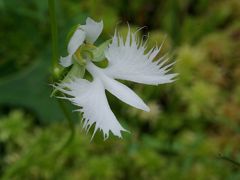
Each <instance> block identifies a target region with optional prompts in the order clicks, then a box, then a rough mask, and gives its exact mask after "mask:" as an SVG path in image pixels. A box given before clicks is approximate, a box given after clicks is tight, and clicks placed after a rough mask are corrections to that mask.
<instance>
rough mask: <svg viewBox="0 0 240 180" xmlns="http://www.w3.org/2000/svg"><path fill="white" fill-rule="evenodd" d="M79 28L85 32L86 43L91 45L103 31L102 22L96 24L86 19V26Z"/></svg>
mask: <svg viewBox="0 0 240 180" xmlns="http://www.w3.org/2000/svg"><path fill="white" fill-rule="evenodd" d="M80 27H81V28H82V29H83V30H84V31H85V32H86V41H87V42H88V43H92V44H93V43H94V42H95V41H96V40H97V38H98V37H99V35H100V34H101V32H102V30H103V21H100V22H96V21H94V20H93V19H91V18H89V17H88V18H87V20H86V24H85V25H81V26H80Z"/></svg>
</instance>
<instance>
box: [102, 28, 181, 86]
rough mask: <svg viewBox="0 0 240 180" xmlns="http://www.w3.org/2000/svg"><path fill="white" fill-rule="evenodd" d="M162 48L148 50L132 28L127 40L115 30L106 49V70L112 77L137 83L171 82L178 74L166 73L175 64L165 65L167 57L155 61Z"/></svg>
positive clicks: (155, 83)
mask: <svg viewBox="0 0 240 180" xmlns="http://www.w3.org/2000/svg"><path fill="white" fill-rule="evenodd" d="M160 49H161V47H160V48H158V47H155V48H152V49H151V50H150V51H148V52H146V42H143V41H140V40H139V39H137V37H136V33H131V31H130V29H129V31H128V35H127V38H126V40H125V42H124V40H123V38H122V37H121V36H120V35H119V34H118V33H117V32H115V34H114V37H113V40H112V43H111V44H110V45H109V47H108V49H106V51H105V56H106V58H107V59H108V61H109V65H108V67H107V68H106V69H105V70H104V71H105V73H106V74H107V75H108V76H110V77H113V78H116V79H122V80H129V81H133V82H137V83H143V84H151V85H157V84H163V83H170V82H172V81H174V80H173V78H174V77H175V76H176V75H177V74H166V73H167V72H168V71H169V70H170V69H169V68H171V66H172V65H173V63H172V64H169V65H167V66H164V63H166V61H167V60H168V59H166V57H162V58H160V59H158V60H156V61H154V59H155V57H156V56H157V54H158V53H159V51H160Z"/></svg>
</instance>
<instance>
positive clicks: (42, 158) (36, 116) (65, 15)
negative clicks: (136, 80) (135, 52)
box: [0, 0, 240, 180]
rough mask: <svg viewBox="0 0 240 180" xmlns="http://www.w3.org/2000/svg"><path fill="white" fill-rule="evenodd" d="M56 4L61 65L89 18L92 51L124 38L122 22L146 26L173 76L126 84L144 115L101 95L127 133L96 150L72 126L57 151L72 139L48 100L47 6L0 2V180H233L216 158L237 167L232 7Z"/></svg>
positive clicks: (237, 7) (235, 16) (239, 95)
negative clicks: (98, 28)
mask: <svg viewBox="0 0 240 180" xmlns="http://www.w3.org/2000/svg"><path fill="white" fill-rule="evenodd" d="M57 2H58V4H57V10H58V12H57V17H58V26H59V36H60V37H59V42H60V44H59V46H60V54H61V55H62V56H65V55H66V54H67V52H66V46H67V41H68V40H67V39H66V36H67V34H68V32H69V29H70V28H69V27H73V26H75V25H77V24H83V23H84V21H85V19H86V17H87V16H90V17H92V18H93V19H96V20H101V19H102V20H103V21H104V27H105V28H104V32H103V34H102V36H101V38H100V39H99V41H98V42H97V44H101V43H102V42H104V41H106V40H107V39H110V38H111V36H112V35H113V33H114V30H115V27H117V28H118V29H119V31H120V32H121V33H122V34H123V36H125V35H126V32H127V30H128V26H127V22H129V24H130V25H131V29H132V30H137V29H138V28H139V27H142V26H147V27H145V28H143V29H142V30H141V31H139V34H141V35H145V37H146V39H147V37H148V36H146V34H147V33H148V32H149V38H148V41H149V44H150V46H154V45H156V44H158V45H161V43H162V41H164V40H165V42H164V43H163V46H162V52H161V53H160V54H159V57H160V56H162V55H163V54H165V53H167V52H169V50H172V49H174V51H173V52H171V54H173V56H172V57H171V60H176V64H175V66H174V70H173V71H174V72H176V73H179V76H178V77H177V80H176V82H174V83H173V84H166V85H160V86H145V85H141V84H133V83H129V82H126V84H127V85H128V86H130V87H131V88H133V89H134V90H135V91H136V92H137V94H139V95H140V96H141V97H142V98H143V99H144V101H145V102H147V104H148V105H149V106H150V108H151V112H150V113H146V112H141V111H139V110H137V109H134V108H132V107H129V106H128V105H126V104H123V103H121V102H119V101H116V98H115V97H113V96H112V95H110V94H108V98H109V103H110V104H111V108H112V110H113V112H114V113H115V114H116V116H117V118H118V119H119V121H120V122H121V124H123V126H124V127H125V128H126V129H128V130H130V132H131V134H130V133H125V134H124V138H123V139H117V138H115V137H113V136H111V137H110V139H109V140H107V141H103V140H102V134H101V133H100V132H97V133H96V137H95V138H94V140H93V141H92V142H90V137H91V133H90V134H89V135H85V133H84V132H81V131H80V129H81V124H80V123H79V118H77V117H75V121H76V122H77V123H76V124H75V125H76V135H75V138H74V139H73V141H71V142H70V144H69V145H68V146H66V147H65V148H64V149H63V150H61V148H62V147H63V145H64V144H65V143H66V141H67V139H68V137H69V134H70V130H69V128H68V126H67V123H66V124H65V121H59V120H62V119H63V115H62V113H61V112H60V110H59V108H58V105H57V103H56V102H55V100H54V99H53V98H50V97H49V96H50V93H51V91H52V87H51V86H50V85H49V84H50V83H52V82H51V79H49V70H50V68H51V64H50V59H51V58H50V53H49V52H50V39H51V38H50V27H49V17H48V12H47V2H46V1H29V0H28V1H24V3H23V2H21V1H17V0H11V1H8V0H0V15H1V23H0V28H1V32H0V40H1V42H2V43H1V44H0V55H1V56H0V59H1V60H0V76H1V77H0V112H1V114H0V179H6V180H8V179H16V180H17V179H63V180H64V179H66V180H67V179H73V180H74V179H76V180H77V179H153V180H154V179H156V180H158V179H180V180H187V179H197V180H204V179H233V180H235V179H236V180H237V179H240V173H239V172H240V171H239V167H238V166H237V165H235V164H233V163H230V162H227V161H225V160H223V159H220V158H219V156H218V155H219V153H221V154H223V155H225V156H227V157H229V158H231V159H232V160H234V161H237V162H240V154H239V149H240V146H239V132H240V128H239V124H240V85H239V84H240V83H239V77H240V63H239V62H240V61H239V60H240V51H239V47H240V23H239V18H240V13H239V12H240V3H239V2H240V1H239V0H220V1H209V0H196V1H192V0H183V1H182V0H181V1H180V0H170V1H162V0H161V1H157V0H149V1H144V0H141V1H139V0H132V1H125V0H123V1H122V0H121V1H120V0H115V1H110V0H97V1H96V0H89V1H78V0H72V1H57ZM166 35H167V36H166ZM105 45H106V44H105ZM105 45H103V46H105ZM99 57H100V58H101V54H100V55H99ZM171 60H170V61H171ZM101 63H102V64H101ZM106 64H107V62H106V61H104V62H100V64H99V65H100V66H105V65H106ZM16 109H21V110H16ZM71 109H73V107H71ZM72 114H73V115H75V116H76V113H72ZM54 121H55V123H49V122H54ZM56 121H58V122H56ZM42 122H44V123H42ZM90 131H91V130H90Z"/></svg>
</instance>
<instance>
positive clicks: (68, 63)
mask: <svg viewBox="0 0 240 180" xmlns="http://www.w3.org/2000/svg"><path fill="white" fill-rule="evenodd" d="M59 61H60V62H59V63H60V64H61V65H62V66H63V67H68V66H71V65H72V63H73V62H72V54H70V55H68V56H66V57H60V60H59Z"/></svg>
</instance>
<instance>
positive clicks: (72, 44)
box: [68, 28, 86, 54]
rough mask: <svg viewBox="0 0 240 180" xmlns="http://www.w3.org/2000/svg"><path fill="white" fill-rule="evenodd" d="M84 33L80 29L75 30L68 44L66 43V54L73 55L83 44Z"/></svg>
mask: <svg viewBox="0 0 240 180" xmlns="http://www.w3.org/2000/svg"><path fill="white" fill-rule="evenodd" d="M85 37H86V32H84V31H83V30H81V29H79V28H78V29H77V30H76V31H75V32H74V34H73V35H72V37H71V39H70V41H69V43H68V53H69V54H74V53H75V52H76V50H77V49H78V48H79V46H81V45H82V44H83V41H84V40H85Z"/></svg>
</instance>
